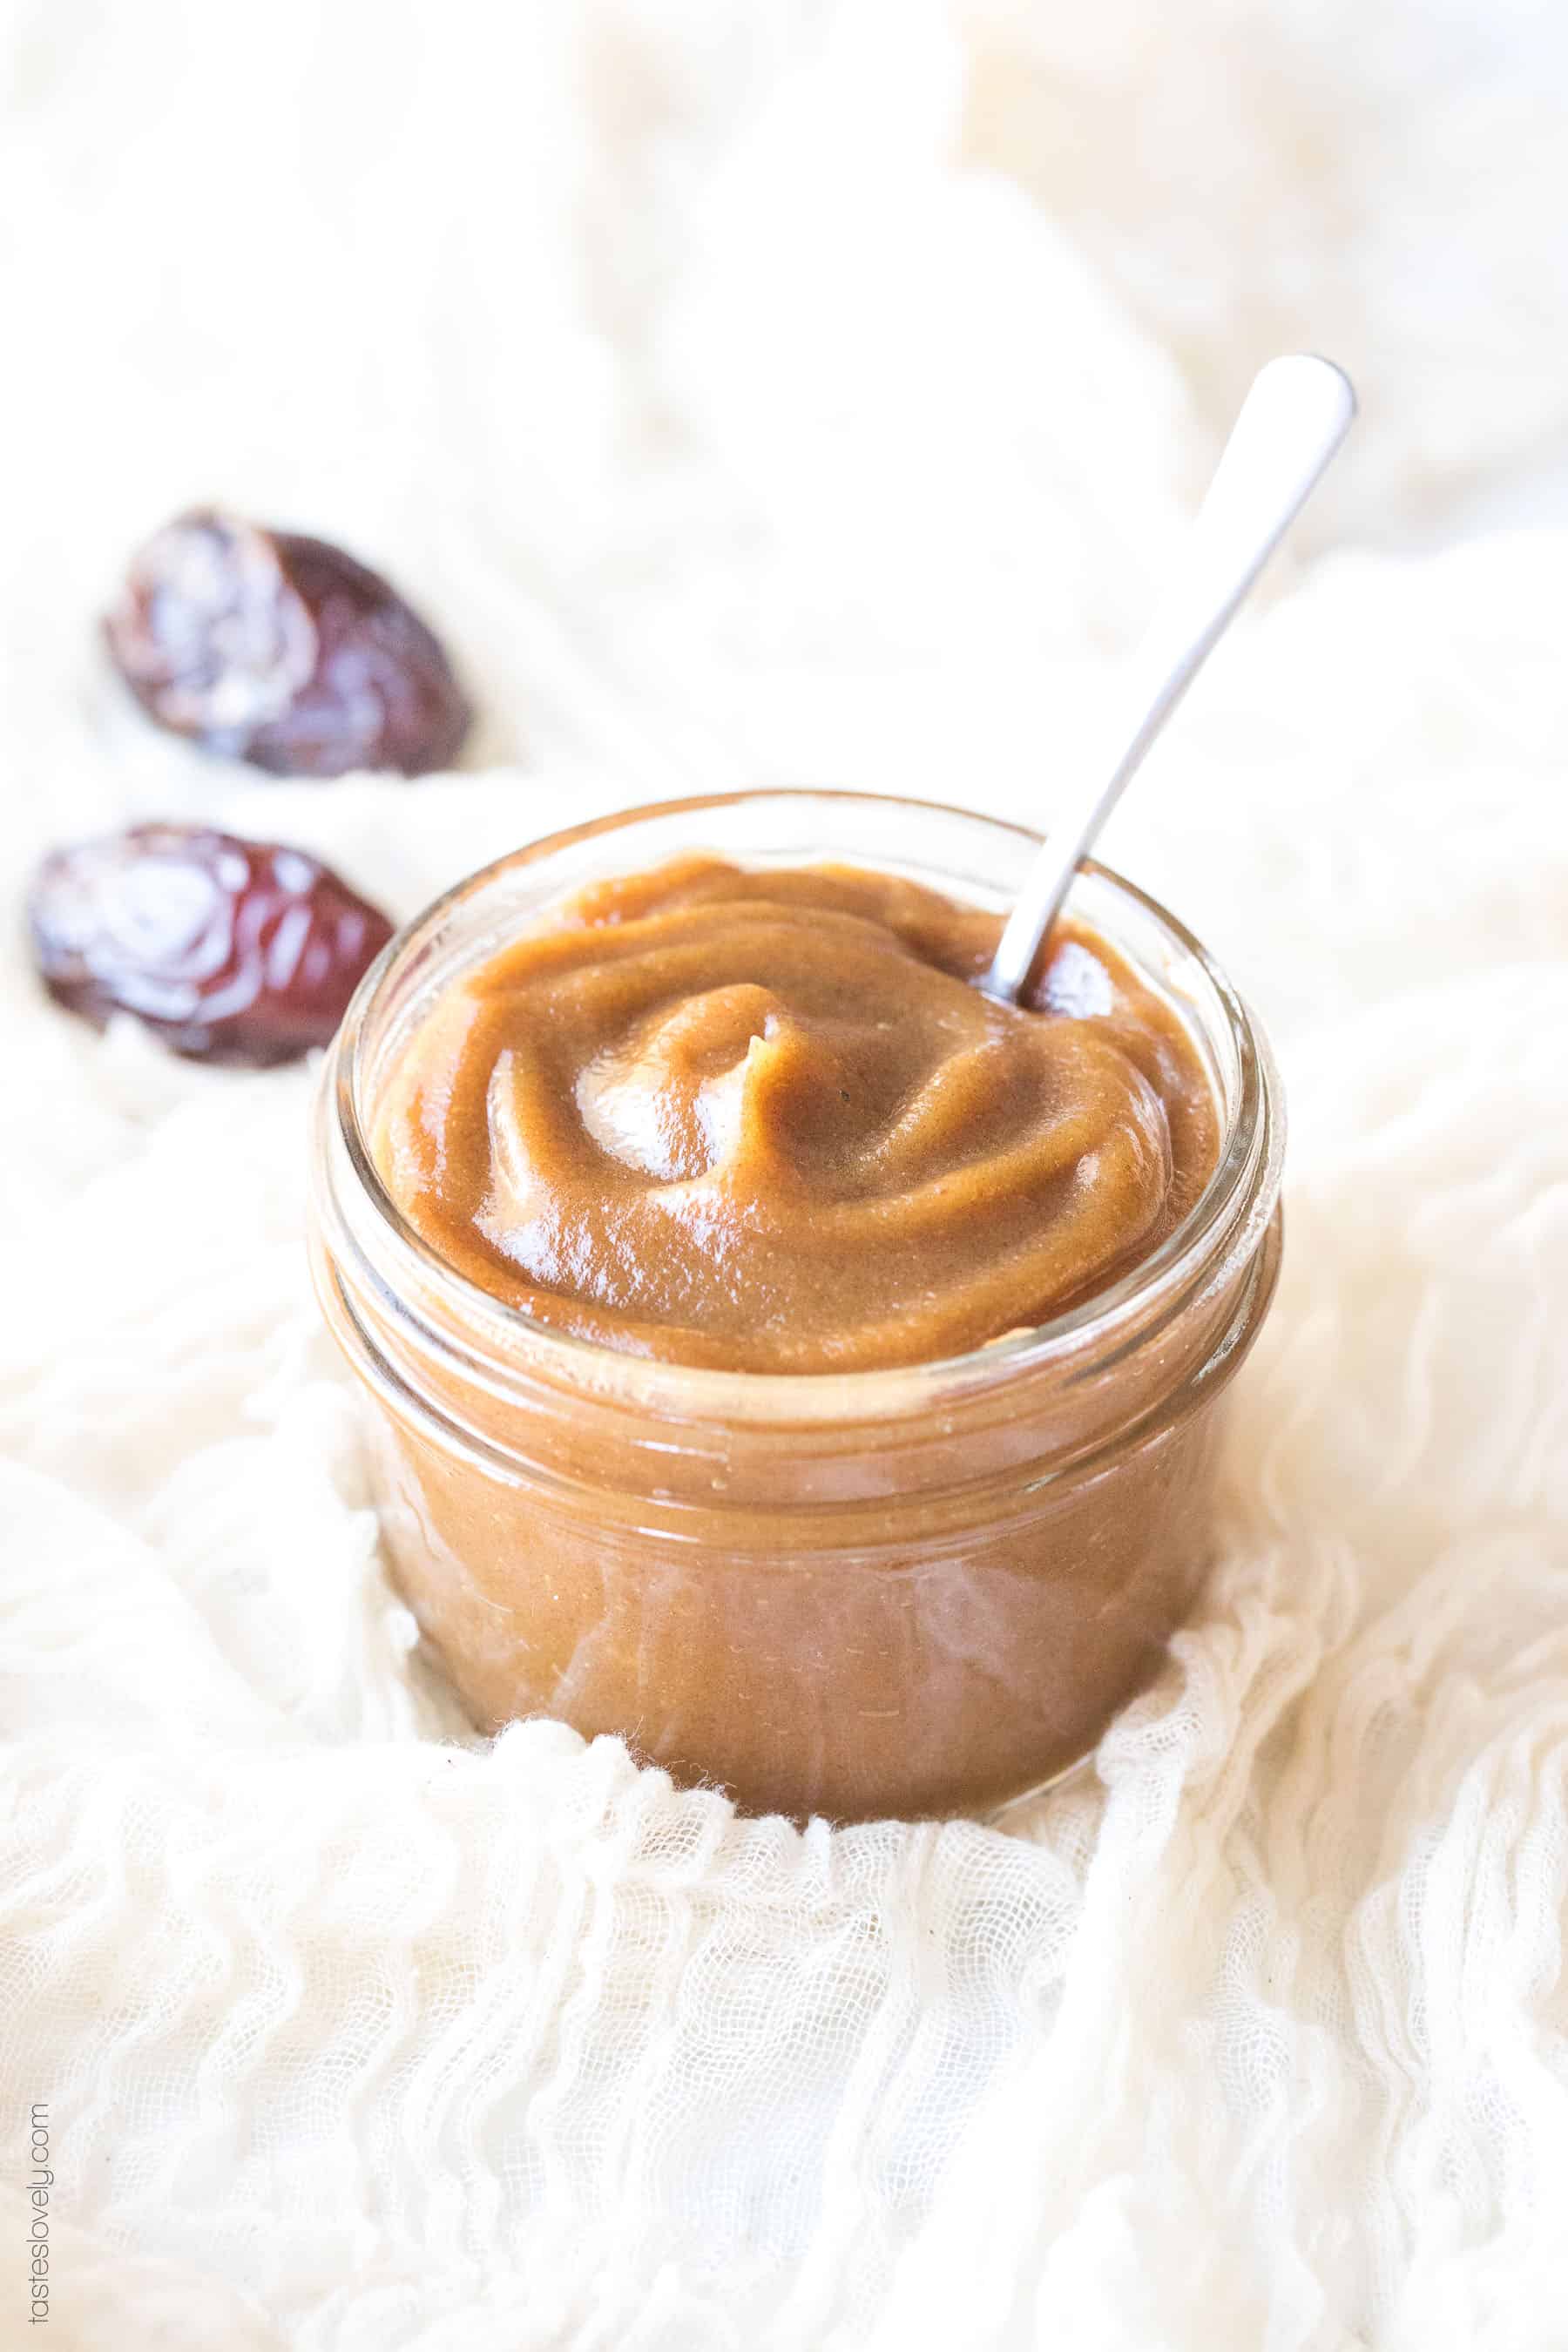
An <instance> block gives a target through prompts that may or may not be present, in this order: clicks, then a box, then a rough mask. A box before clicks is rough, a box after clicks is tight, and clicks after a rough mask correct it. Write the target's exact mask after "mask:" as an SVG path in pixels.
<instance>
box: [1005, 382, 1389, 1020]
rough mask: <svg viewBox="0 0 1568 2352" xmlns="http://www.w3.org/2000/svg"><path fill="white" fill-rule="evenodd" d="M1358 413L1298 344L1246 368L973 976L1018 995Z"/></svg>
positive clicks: (1012, 997) (1347, 388)
mask: <svg viewBox="0 0 1568 2352" xmlns="http://www.w3.org/2000/svg"><path fill="white" fill-rule="evenodd" d="M1354 415H1355V394H1354V392H1353V391H1352V388H1351V382H1350V378H1349V377H1348V376H1347V375H1345V374H1343V373H1342V371H1341V370H1340V369H1339V368H1337V367H1335V366H1334V365H1333V364H1332V362H1331V361H1328V360H1321V359H1316V358H1314V357H1312V356H1311V355H1310V353H1308V352H1291V353H1290V354H1289V356H1287V357H1286V358H1283V359H1278V360H1270V361H1269V362H1268V366H1267V367H1266V368H1264V369H1262V370H1261V371H1260V373H1258V375H1257V376H1256V377H1255V379H1254V381H1253V385H1252V389H1251V391H1250V392H1249V393H1248V394H1247V398H1246V399H1245V401H1243V403H1242V405H1241V414H1240V415H1239V416H1238V417H1237V420H1236V423H1235V425H1233V426H1232V427H1231V434H1230V438H1229V440H1228V441H1227V442H1226V445H1225V447H1224V449H1223V451H1222V452H1221V454H1220V461H1219V465H1218V467H1217V469H1216V471H1215V478H1214V480H1213V481H1212V482H1211V483H1210V485H1209V488H1208V495H1207V497H1206V498H1205V500H1204V502H1203V505H1202V506H1201V507H1200V508H1199V509H1198V514H1197V520H1196V521H1195V522H1194V525H1193V528H1192V532H1191V534H1190V536H1189V538H1188V541H1187V545H1186V556H1185V561H1184V563H1183V565H1182V567H1181V570H1180V572H1178V574H1177V577H1176V579H1175V581H1174V582H1173V584H1172V586H1171V587H1170V589H1169V590H1168V592H1167V593H1166V596H1165V599H1164V602H1163V604H1161V606H1160V608H1159V610H1158V612H1157V614H1156V615H1155V618H1154V622H1153V625H1152V627H1151V628H1150V630H1149V632H1148V634H1147V635H1146V636H1145V637H1144V638H1143V640H1142V644H1141V645H1140V646H1139V647H1138V649H1137V652H1136V653H1135V654H1134V656H1133V657H1132V664H1131V676H1130V678H1129V681H1128V688H1129V690H1128V692H1127V695H1126V698H1125V701H1124V702H1123V703H1122V704H1121V716H1120V718H1119V719H1118V721H1117V723H1116V726H1115V728H1114V730H1113V732H1112V734H1111V738H1110V744H1109V746H1108V749H1107V755H1106V757H1105V759H1104V761H1102V762H1100V763H1097V764H1096V765H1094V766H1093V767H1091V768H1090V769H1089V774H1088V780H1087V782H1086V785H1085V788H1084V789H1083V790H1082V791H1081V792H1079V793H1077V794H1075V795H1074V796H1073V797H1072V798H1070V799H1069V800H1068V803H1066V805H1065V806H1064V808H1063V810H1062V813H1061V815H1060V816H1059V817H1058V820H1057V822H1056V824H1054V825H1053V826H1052V827H1051V831H1050V835H1049V838H1048V839H1047V842H1046V844H1045V845H1044V847H1043V848H1042V849H1041V851H1040V854H1039V856H1037V858H1036V860H1035V863H1034V865H1033V866H1032V867H1031V869H1030V871H1029V874H1028V877H1027V878H1026V881H1025V884H1024V888H1023V892H1022V895H1021V896H1020V898H1019V900H1018V903H1017V905H1016V907H1015V908H1014V909H1013V911H1012V913H1011V915H1009V917H1008V918H1007V926H1006V929H1005V930H1004V932H1003V934H1002V937H1001V939H1000V940H998V941H997V944H996V953H995V956H994V959H993V961H992V964H991V969H990V970H989V971H988V972H987V973H986V974H985V976H984V979H983V980H982V981H981V982H980V985H981V987H982V988H983V989H984V991H985V992H986V994H987V995H988V996H997V997H1001V998H1003V999H1004V1000H1005V1001H1007V1002H1009V1003H1011V1002H1014V1001H1016V997H1017V994H1018V991H1019V990H1020V989H1021V988H1022V987H1023V985H1024V982H1026V979H1027V978H1028V976H1029V973H1030V971H1031V970H1032V968H1033V966H1034V961H1035V958H1036V956H1037V954H1038V952H1039V950H1040V947H1041V945H1042V943H1043V942H1044V940H1045V938H1046V936H1047V932H1048V931H1049V929H1050V928H1051V925H1052V924H1053V923H1054V922H1055V921H1056V919H1057V917H1058V914H1059V913H1060V912H1061V907H1062V901H1063V899H1064V898H1066V897H1067V894H1068V890H1069V888H1070V887H1071V886H1072V879H1073V877H1074V875H1075V874H1076V873H1077V871H1078V868H1079V862H1080V861H1081V860H1082V859H1083V858H1084V857H1085V856H1087V855H1088V852H1089V847H1090V845H1091V844H1092V843H1093V842H1094V840H1095V837H1096V836H1097V835H1098V834H1099V832H1100V827H1101V825H1102V824H1104V823H1105V820H1106V818H1107V817H1108V816H1109V815H1110V812H1111V810H1112V809H1113V808H1114V807H1115V806H1116V803H1117V802H1118V801H1119V800H1120V799H1121V795H1122V793H1124V792H1125V790H1126V789H1127V785H1128V783H1129V782H1130V780H1131V777H1132V775H1133V774H1134V772H1136V770H1137V769H1138V768H1139V767H1140V765H1141V764H1142V760H1143V755H1144V753H1145V752H1146V751H1148V750H1149V747H1150V745H1151V744H1152V742H1153V740H1154V739H1155V737H1156V736H1157V735H1158V734H1159V732H1160V730H1161V729H1162V728H1163V726H1164V724H1165V721H1166V719H1169V717H1170V716H1171V713H1172V711H1173V710H1174V709H1175V707H1176V705H1177V703H1178V702H1180V700H1181V698H1182V697H1183V695H1184V693H1185V692H1186V690H1187V688H1188V687H1189V686H1190V685H1191V684H1192V682H1193V680H1194V677H1196V676H1197V674H1198V672H1199V670H1200V669H1201V668H1202V667H1203V666H1204V664H1205V661H1206V660H1207V659H1208V656H1209V655H1210V654H1211V653H1212V652H1213V651H1214V649H1215V646H1216V645H1217V644H1218V643H1219V641H1220V639H1221V637H1222V636H1223V635H1225V632H1226V629H1227V628H1228V627H1229V626H1230V624H1231V622H1232V621H1233V620H1234V619H1235V617H1236V613H1237V607H1238V606H1239V604H1241V601H1242V599H1243V597H1244V596H1245V595H1246V594H1247V590H1248V589H1249V588H1250V587H1251V585H1252V583H1253V582H1254V581H1255V580H1256V579H1257V577H1258V573H1259V572H1261V571H1262V569H1263V567H1264V565H1265V564H1266V563H1267V562H1268V558H1269V557H1270V556H1271V555H1272V554H1273V552H1274V550H1275V549H1276V547H1278V545H1279V541H1281V540H1282V539H1283V538H1284V536H1285V533H1286V532H1287V531H1288V530H1289V528H1290V525H1291V524H1292V523H1293V522H1294V521H1295V520H1296V517H1297V516H1298V515H1299V514H1300V511H1301V509H1302V508H1303V507H1304V506H1305V504H1306V502H1307V500H1308V499H1309V498H1310V495H1311V493H1312V491H1313V489H1314V488H1316V486H1317V484H1318V482H1319V480H1320V479H1321V476H1322V474H1323V471H1324V468H1325V467H1327V465H1328V462H1329V460H1330V458H1331V457H1332V456H1333V454H1334V452H1335V450H1336V449H1337V448H1338V447H1339V446H1340V443H1341V442H1342V440H1343V439H1344V437H1345V435H1346V434H1347V433H1348V432H1349V430H1350V427H1351V423H1352V419H1353V417H1354Z"/></svg>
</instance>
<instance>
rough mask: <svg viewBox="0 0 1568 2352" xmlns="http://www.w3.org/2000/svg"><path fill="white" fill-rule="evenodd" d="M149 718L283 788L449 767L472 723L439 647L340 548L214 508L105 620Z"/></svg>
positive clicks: (162, 540)
mask: <svg viewBox="0 0 1568 2352" xmlns="http://www.w3.org/2000/svg"><path fill="white" fill-rule="evenodd" d="M104 635H105V637H106V639H107V642H108V645H109V649H110V655H111V656H112V658H113V660H114V663H115V666H116V667H117V668H118V669H119V671H120V673H121V677H123V678H124V679H125V681H126V683H127V685H128V686H129V687H130V688H131V690H132V693H133V694H134V695H135V697H136V698H137V700H138V701H139V702H140V703H141V705H142V709H144V710H146V711H148V712H149V713H150V714H151V716H152V717H153V718H154V719H157V720H158V722H159V724H160V725H161V726H164V727H168V728H172V729H173V730H174V732H175V733H176V734H179V735H186V736H189V737H191V738H192V739H194V740H195V741H196V742H198V743H200V744H202V745H203V746H204V747H205V749H206V750H208V751H221V752H225V753H227V754H228V755H229V756H230V757H232V758H235V759H240V760H246V761H249V762H250V764H251V765H252V766H253V767H258V768H264V769H266V770H267V771H268V772H269V773H271V774H274V775H279V776H316V777H328V776H341V775H344V774H346V773H347V772H349V771H350V770H351V769H355V768H372V769H393V770H396V771H398V772H401V773H402V774H404V775H405V776H417V775H424V774H426V773H427V772H429V771H430V770H431V769H435V768H444V767H449V766H450V765H451V762H452V761H453V760H454V759H455V758H456V757H457V753H458V748H459V746H460V745H461V743H462V740H463V738H464V736H465V734H466V733H467V731H468V720H469V717H470V712H469V709H468V703H467V701H466V700H465V698H464V696H463V693H462V690H461V688H459V686H458V681H457V679H456V677H454V676H453V673H452V667H451V665H450V663H449V662H448V661H447V656H446V653H445V652H444V651H443V649H442V646H441V644H440V641H439V640H438V639H437V637H436V636H435V635H434V634H433V633H432V631H431V630H430V629H428V628H427V627H426V625H425V623H424V622H423V621H422V620H421V619H420V618H419V616H418V614H416V613H414V612H412V611H411V610H410V609H409V607H408V605H406V604H405V603H404V601H403V599H402V597H401V596H399V595H398V593H397V592H396V591H395V589H394V588H392V587H391V586H390V585H389V584H388V583H387V582H386V581H384V580H383V579H382V578H381V577H380V576H379V575H378V574H377V573H376V572H372V571H370V570H369V569H368V568H367V566H366V565H364V564H363V563H360V562H356V561H355V559H354V558H353V556H352V555H347V554H345V553H344V552H343V551H342V548H338V547H332V546H331V545H329V543H328V542H327V541H325V540H321V539H306V538H303V537H301V536H300V535H299V534H298V533H296V532H290V531H274V530H265V529H263V528H262V527H261V526H259V525H258V524H255V523H249V522H246V521H244V520H241V519H240V518H239V517H238V516H236V515H230V514H224V513H219V512H217V511H216V510H211V509H202V510H198V511H196V512H195V513H191V514H186V515H181V516H178V517H177V518H176V519H175V520H174V521H173V522H171V523H168V524H166V525H165V526H164V528H163V530H160V531H157V532H155V533H154V534H153V537H152V538H151V539H150V540H148V541H147V542H146V544H145V545H144V546H143V547H142V548H141V549H139V550H138V551H137V553H136V554H135V555H134V556H133V558H132V562H131V568H130V571H129V572H128V573H127V575H126V580H125V584H124V587H123V589H122V591H121V595H120V599H119V601H118V603H117V604H116V605H115V606H114V609H113V611H112V612H110V614H109V615H108V616H107V618H106V620H105V622H104Z"/></svg>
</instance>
